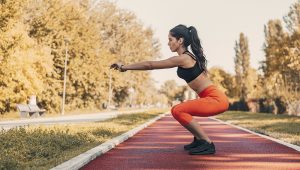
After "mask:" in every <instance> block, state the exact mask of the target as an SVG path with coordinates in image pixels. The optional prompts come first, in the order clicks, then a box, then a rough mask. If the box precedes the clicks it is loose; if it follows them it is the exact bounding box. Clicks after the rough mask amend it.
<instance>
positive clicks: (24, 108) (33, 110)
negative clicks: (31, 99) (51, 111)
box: [17, 104, 46, 118]
mask: <svg viewBox="0 0 300 170" xmlns="http://www.w3.org/2000/svg"><path fill="white" fill-rule="evenodd" d="M17 109H18V110H19V112H20V116H21V117H22V118H23V117H27V116H29V117H39V116H42V115H43V114H44V113H45V112H46V110H45V109H40V108H39V107H38V106H37V105H32V104H17Z"/></svg>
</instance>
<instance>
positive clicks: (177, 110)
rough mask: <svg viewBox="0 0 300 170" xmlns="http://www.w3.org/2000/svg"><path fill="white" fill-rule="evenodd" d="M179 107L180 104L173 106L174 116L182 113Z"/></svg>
mask: <svg viewBox="0 0 300 170" xmlns="http://www.w3.org/2000/svg"><path fill="white" fill-rule="evenodd" d="M178 108H179V107H178V105H175V106H173V107H172V109H171V113H172V115H173V117H178V114H179V113H180V111H179V109H178Z"/></svg>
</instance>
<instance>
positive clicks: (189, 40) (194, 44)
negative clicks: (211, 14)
mask: <svg viewBox="0 0 300 170" xmlns="http://www.w3.org/2000/svg"><path fill="white" fill-rule="evenodd" d="M170 34H171V35H172V36H173V37H175V38H176V39H177V40H179V38H183V44H184V46H185V47H186V49H188V46H189V45H191V49H192V51H193V54H194V55H195V56H196V59H197V60H198V63H199V66H200V68H201V69H203V70H204V71H205V72H207V69H206V65H207V60H206V58H205V55H204V53H203V48H202V46H201V43H200V39H199V37H198V33H197V30H196V28H195V27H193V26H190V27H187V26H185V25H181V24H180V25H177V26H176V27H174V28H172V29H171V30H170Z"/></svg>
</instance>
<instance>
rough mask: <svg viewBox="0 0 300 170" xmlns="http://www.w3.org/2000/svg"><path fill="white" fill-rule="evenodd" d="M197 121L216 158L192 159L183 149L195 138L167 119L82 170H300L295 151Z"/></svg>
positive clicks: (208, 121)
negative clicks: (209, 140)
mask: <svg viewBox="0 0 300 170" xmlns="http://www.w3.org/2000/svg"><path fill="white" fill-rule="evenodd" d="M197 120H198V121H199V122H201V124H202V126H203V127H204V129H205V131H206V132H207V133H208V134H209V136H210V137H211V139H212V140H213V141H214V143H215V145H216V149H217V153H216V154H215V155H201V156H200V155H188V153H187V151H184V150H183V145H185V144H187V143H190V142H191V140H192V136H191V135H190V134H189V133H188V132H187V131H186V130H185V129H184V128H183V127H181V126H180V125H179V123H178V122H176V121H175V120H174V119H173V118H172V117H171V116H170V115H167V116H166V117H164V118H162V119H160V120H158V121H157V122H155V123H154V124H152V125H150V126H149V127H147V128H146V129H144V130H142V131H140V132H139V133H137V134H136V135H135V136H133V137H132V138H130V139H128V140H127V141H125V142H123V143H121V144H120V145H118V146H117V147H116V148H114V149H112V150H110V151H108V152H107V153H105V154H104V155H102V156H100V157H98V158H96V159H95V160H93V161H92V162H90V163H89V164H88V165H86V166H85V167H83V168H82V169H84V170H91V169H93V170H94V169H101V170H114V169H115V170H140V169H183V170H186V169H198V170H199V169H201V170H229V169H230V170H299V169H300V152H298V151H296V150H294V149H291V148H289V147H286V146H284V145H281V144H278V143H276V142H273V141H271V140H268V139H265V138H262V137H260V136H257V135H254V134H251V133H248V132H246V131H243V130H240V129H237V128H235V127H232V126H229V125H226V124H223V123H220V122H218V121H216V120H213V119H209V118H197Z"/></svg>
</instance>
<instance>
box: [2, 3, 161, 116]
mask: <svg viewBox="0 0 300 170" xmlns="http://www.w3.org/2000/svg"><path fill="white" fill-rule="evenodd" d="M0 4H1V6H0V8H1V12H0V19H1V22H0V39H1V41H0V46H1V49H0V66H1V69H0V96H1V98H0V112H1V113H5V112H7V111H9V110H10V109H12V108H15V104H16V103H25V102H26V101H27V98H28V96H30V95H36V96H37V97H38V104H40V105H42V106H43V107H45V108H46V109H47V110H48V111H49V112H59V111H60V108H61V103H62V94H63V80H64V78H65V77H64V68H65V65H64V63H65V60H66V58H67V76H66V80H67V84H66V87H67V88H66V109H67V110H73V109H84V108H99V107H100V106H101V105H102V103H105V102H107V100H108V86H109V75H110V74H111V76H112V88H113V89H114V90H113V91H114V96H115V97H114V98H113V99H114V101H115V102H116V103H118V104H120V105H121V104H122V103H124V102H126V99H127V98H128V97H127V96H126V95H127V93H126V91H127V89H128V88H130V87H133V88H134V89H136V91H137V92H141V93H142V92H145V91H146V92H149V89H152V90H153V87H154V86H153V83H152V80H151V78H150V74H149V72H128V73H125V74H120V73H117V72H115V71H111V70H109V65H110V64H111V63H113V62H115V61H122V62H124V63H131V62H137V61H142V60H150V59H155V58H156V56H158V51H159V48H160V45H159V42H158V41H157V39H155V38H154V37H153V31H152V30H151V28H147V27H144V26H143V24H142V23H141V22H140V21H139V20H138V19H137V17H136V16H135V15H134V14H133V13H132V12H130V11H126V10H122V9H119V8H118V7H117V6H116V5H115V3H111V2H108V1H98V3H97V4H95V3H91V1H89V0H79V1H61V0H39V1H36V0H16V1H0ZM151 83H152V84H151ZM145 84H146V85H145ZM149 87H151V88H149ZM153 91H154V90H153ZM149 94H150V93H149ZM148 97H149V96H148ZM148 97H144V98H143V97H138V98H137V100H138V101H137V103H143V102H145V101H146V100H149V99H148Z"/></svg>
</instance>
